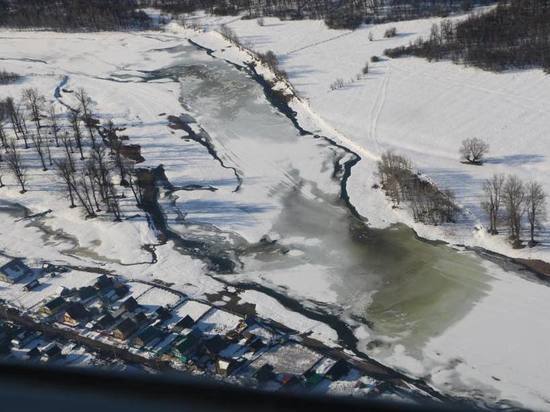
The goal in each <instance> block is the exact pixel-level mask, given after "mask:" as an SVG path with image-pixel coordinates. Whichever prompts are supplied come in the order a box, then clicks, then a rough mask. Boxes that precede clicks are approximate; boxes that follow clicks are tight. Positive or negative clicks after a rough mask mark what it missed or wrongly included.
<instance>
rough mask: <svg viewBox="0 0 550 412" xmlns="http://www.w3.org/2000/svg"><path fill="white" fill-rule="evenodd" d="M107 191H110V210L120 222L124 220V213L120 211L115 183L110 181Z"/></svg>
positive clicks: (108, 197) (108, 199)
mask: <svg viewBox="0 0 550 412" xmlns="http://www.w3.org/2000/svg"><path fill="white" fill-rule="evenodd" d="M107 193H108V196H107V202H108V205H109V211H110V212H112V213H113V215H114V217H115V221H116V222H120V221H121V220H122V219H121V217H122V214H121V212H120V202H119V199H118V194H117V191H116V189H115V185H114V184H113V183H112V182H110V181H109V185H108V188H107Z"/></svg>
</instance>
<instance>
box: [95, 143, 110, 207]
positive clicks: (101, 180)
mask: <svg viewBox="0 0 550 412" xmlns="http://www.w3.org/2000/svg"><path fill="white" fill-rule="evenodd" d="M91 153H92V154H91V157H92V160H93V161H94V164H95V165H96V169H97V180H98V188H99V193H100V195H101V200H102V201H104V202H106V200H107V198H108V196H109V193H108V186H109V182H110V181H111V177H110V171H111V164H110V163H109V162H108V159H107V154H106V153H105V148H104V147H103V145H96V146H95V147H92V152H91Z"/></svg>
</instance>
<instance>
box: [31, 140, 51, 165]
mask: <svg viewBox="0 0 550 412" xmlns="http://www.w3.org/2000/svg"><path fill="white" fill-rule="evenodd" d="M31 139H32V143H33V145H34V148H35V149H36V153H38V157H39V158H40V162H41V163H42V170H43V171H46V170H48V168H47V167H46V161H45V159H44V146H45V144H44V139H43V138H42V135H41V134H40V133H33V134H32V135H31Z"/></svg>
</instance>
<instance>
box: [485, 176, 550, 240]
mask: <svg viewBox="0 0 550 412" xmlns="http://www.w3.org/2000/svg"><path fill="white" fill-rule="evenodd" d="M483 193H484V199H483V201H482V202H481V206H482V208H483V210H484V211H485V212H486V213H487V216H488V218H489V229H488V231H489V233H490V234H492V235H496V234H498V228H499V227H500V226H501V225H502V224H506V225H507V228H508V230H509V233H510V235H509V239H510V241H511V242H512V245H513V246H514V247H516V248H519V247H521V246H522V241H521V236H522V227H523V222H524V220H525V218H526V219H527V223H528V227H529V242H528V245H529V246H530V247H533V246H535V245H536V244H537V241H536V239H535V236H536V234H537V231H538V230H539V229H540V228H541V221H542V219H544V218H545V217H546V193H545V192H544V189H543V187H542V185H541V184H540V183H538V182H535V181H530V182H527V183H525V182H522V181H521V180H520V179H519V178H518V177H517V176H514V175H510V176H507V177H506V176H504V175H502V174H495V175H493V177H491V178H490V179H487V180H485V182H484V183H483Z"/></svg>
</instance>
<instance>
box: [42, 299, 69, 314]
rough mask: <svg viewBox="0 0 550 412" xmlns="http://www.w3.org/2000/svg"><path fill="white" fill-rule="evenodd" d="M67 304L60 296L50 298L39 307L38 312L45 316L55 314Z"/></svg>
mask: <svg viewBox="0 0 550 412" xmlns="http://www.w3.org/2000/svg"><path fill="white" fill-rule="evenodd" d="M66 305H67V301H66V300H65V299H63V298H62V297H61V296H59V297H57V298H54V299H52V300H50V301H49V302H48V303H46V304H45V305H44V306H42V307H41V308H40V313H41V314H43V315H46V316H52V315H55V314H56V313H57V312H59V311H60V310H61V309H63V308H64V307H65V306H66Z"/></svg>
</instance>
